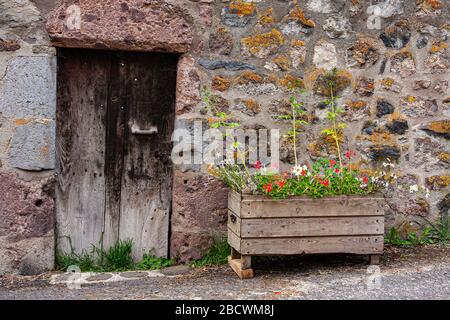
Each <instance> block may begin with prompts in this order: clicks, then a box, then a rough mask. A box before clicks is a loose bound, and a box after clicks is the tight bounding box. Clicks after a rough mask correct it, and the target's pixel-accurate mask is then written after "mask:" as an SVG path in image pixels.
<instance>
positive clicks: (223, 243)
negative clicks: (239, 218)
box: [192, 240, 230, 268]
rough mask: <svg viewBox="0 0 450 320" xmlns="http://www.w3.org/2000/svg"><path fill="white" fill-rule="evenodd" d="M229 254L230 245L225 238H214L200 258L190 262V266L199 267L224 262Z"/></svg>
mask: <svg viewBox="0 0 450 320" xmlns="http://www.w3.org/2000/svg"><path fill="white" fill-rule="evenodd" d="M229 255H230V246H229V245H228V242H227V240H216V241H214V243H213V245H212V246H211V247H210V248H209V249H208V251H207V252H206V253H205V255H204V256H203V257H202V258H201V259H199V260H195V261H194V262H192V266H193V267H196V268H199V267H206V266H215V265H220V264H225V263H227V262H228V256H229Z"/></svg>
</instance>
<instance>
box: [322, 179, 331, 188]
mask: <svg viewBox="0 0 450 320" xmlns="http://www.w3.org/2000/svg"><path fill="white" fill-rule="evenodd" d="M322 184H323V185H324V186H325V187H328V186H329V185H330V180H328V179H327V180H325V181H324V182H323V183H322Z"/></svg>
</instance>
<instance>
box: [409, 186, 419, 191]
mask: <svg viewBox="0 0 450 320" xmlns="http://www.w3.org/2000/svg"><path fill="white" fill-rule="evenodd" d="M418 191H419V186H418V185H417V184H415V185H412V186H410V187H409V193H414V192H418Z"/></svg>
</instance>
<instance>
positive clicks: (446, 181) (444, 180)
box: [426, 175, 450, 190]
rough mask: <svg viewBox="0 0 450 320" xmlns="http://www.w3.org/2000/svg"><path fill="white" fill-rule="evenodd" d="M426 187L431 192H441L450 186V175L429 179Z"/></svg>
mask: <svg viewBox="0 0 450 320" xmlns="http://www.w3.org/2000/svg"><path fill="white" fill-rule="evenodd" d="M426 185H427V187H428V188H430V189H431V190H441V189H444V188H447V187H448V186H449V185H450V175H440V176H438V175H437V176H431V177H427V178H426Z"/></svg>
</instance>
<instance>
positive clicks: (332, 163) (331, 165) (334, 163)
mask: <svg viewBox="0 0 450 320" xmlns="http://www.w3.org/2000/svg"><path fill="white" fill-rule="evenodd" d="M335 165H336V160H333V159H331V160H330V167H334V166H335Z"/></svg>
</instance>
